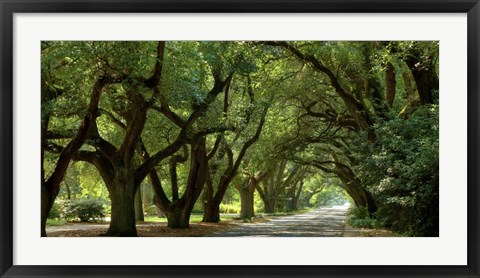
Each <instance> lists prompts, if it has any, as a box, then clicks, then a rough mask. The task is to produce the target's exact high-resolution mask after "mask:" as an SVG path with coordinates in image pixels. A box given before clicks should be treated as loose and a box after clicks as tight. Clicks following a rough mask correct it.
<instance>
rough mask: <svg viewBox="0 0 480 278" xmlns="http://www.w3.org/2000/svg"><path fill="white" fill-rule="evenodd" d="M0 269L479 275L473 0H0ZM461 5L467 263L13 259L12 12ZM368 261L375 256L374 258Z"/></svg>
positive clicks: (445, 8)
mask: <svg viewBox="0 0 480 278" xmlns="http://www.w3.org/2000/svg"><path fill="white" fill-rule="evenodd" d="M0 8H1V26H2V28H1V29H2V30H1V32H2V34H1V44H0V47H1V57H0V59H1V60H0V61H1V63H0V64H1V71H0V72H1V76H0V78H1V79H0V84H1V93H0V104H1V108H0V111H1V112H0V134H1V136H0V217H1V218H0V277H73V276H75V277H228V276H232V277H480V271H479V260H480V258H479V249H480V248H479V237H480V235H479V217H480V213H479V208H480V207H479V205H478V202H479V201H480V195H479V190H478V187H479V170H480V169H479V163H478V162H479V157H480V156H479V147H478V145H479V140H478V139H479V122H480V102H479V80H480V76H479V64H480V63H479V55H478V54H479V51H480V49H479V13H480V4H479V1H478V0H404V1H398V0H367V1H363V0H336V1H333V0H297V1H294V0H140V1H134V0H123V1H122V0H121V1H111V0H100V1H95V0H72V1H68V0H0ZM130 12H135V13H144V12H148V13H153V12H162V13H173V12H176V13H177V12H179V13H204V12H209V13H231V12H235V13H247V12H248V13H259V12H262V13H292V12H295V13H305V12H306V13H467V16H468V20H467V26H468V27H467V28H468V30H467V32H468V106H467V109H468V169H467V170H468V216H467V217H468V239H467V240H468V249H467V252H468V254H467V258H468V263H467V265H465V266H448V265H441V266H408V265H405V266H375V265H368V266H351V265H350V266H347V265H343V266H311V265H308V266H249V265H243V266H214V265H209V266H55V265H54V263H55V262H52V265H48V266H26V265H13V255H14V250H13V238H14V234H13V200H12V196H13V184H14V181H13V160H14V157H13V152H12V149H13V144H14V138H13V120H14V119H13V78H12V76H13V27H14V26H13V15H14V13H130ZM373 263H374V262H373Z"/></svg>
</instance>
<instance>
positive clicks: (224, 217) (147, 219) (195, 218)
mask: <svg viewBox="0 0 480 278" xmlns="http://www.w3.org/2000/svg"><path fill="white" fill-rule="evenodd" d="M202 218H203V214H201V213H198V214H193V213H192V215H190V223H195V222H202ZM234 218H238V215H221V216H220V220H222V221H225V220H230V219H234ZM145 222H160V223H163V222H164V223H167V218H166V217H158V216H145Z"/></svg>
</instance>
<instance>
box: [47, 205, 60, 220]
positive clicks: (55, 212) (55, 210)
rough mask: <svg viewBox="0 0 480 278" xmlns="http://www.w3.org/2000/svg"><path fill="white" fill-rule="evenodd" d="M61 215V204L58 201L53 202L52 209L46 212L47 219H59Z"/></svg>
mask: <svg viewBox="0 0 480 278" xmlns="http://www.w3.org/2000/svg"><path fill="white" fill-rule="evenodd" d="M61 215H62V206H61V205H60V204H58V203H56V202H55V203H53V206H52V209H51V210H50V213H49V214H48V219H60V218H61Z"/></svg>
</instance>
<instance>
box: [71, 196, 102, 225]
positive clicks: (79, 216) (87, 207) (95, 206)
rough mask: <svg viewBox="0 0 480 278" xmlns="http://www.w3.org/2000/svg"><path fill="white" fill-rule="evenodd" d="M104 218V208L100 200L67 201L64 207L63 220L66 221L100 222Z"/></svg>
mask: <svg viewBox="0 0 480 278" xmlns="http://www.w3.org/2000/svg"><path fill="white" fill-rule="evenodd" d="M103 217H105V208H104V206H103V204H102V202H101V201H100V200H93V199H81V200H75V201H67V202H65V205H64V218H65V219H66V220H68V221H72V220H80V221H82V222H88V221H90V220H100V219H102V218H103Z"/></svg>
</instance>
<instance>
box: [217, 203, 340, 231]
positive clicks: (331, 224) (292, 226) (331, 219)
mask: <svg viewBox="0 0 480 278" xmlns="http://www.w3.org/2000/svg"><path fill="white" fill-rule="evenodd" d="M347 210H348V206H335V207H332V208H319V209H315V210H312V211H310V212H308V213H304V214H296V215H290V216H283V217H274V218H273V219H272V220H271V221H268V222H264V223H239V224H238V227H235V228H233V229H231V230H227V231H222V232H218V233H214V234H211V235H209V236H211V237H341V236H343V234H344V231H345V218H346V216H347Z"/></svg>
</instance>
